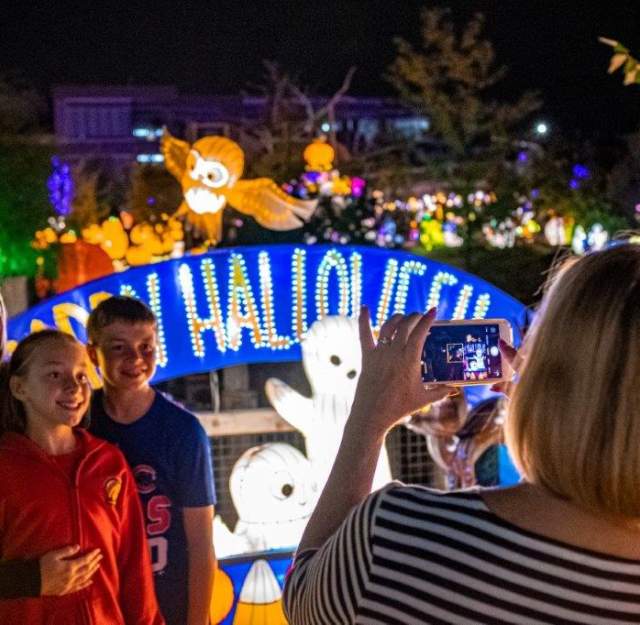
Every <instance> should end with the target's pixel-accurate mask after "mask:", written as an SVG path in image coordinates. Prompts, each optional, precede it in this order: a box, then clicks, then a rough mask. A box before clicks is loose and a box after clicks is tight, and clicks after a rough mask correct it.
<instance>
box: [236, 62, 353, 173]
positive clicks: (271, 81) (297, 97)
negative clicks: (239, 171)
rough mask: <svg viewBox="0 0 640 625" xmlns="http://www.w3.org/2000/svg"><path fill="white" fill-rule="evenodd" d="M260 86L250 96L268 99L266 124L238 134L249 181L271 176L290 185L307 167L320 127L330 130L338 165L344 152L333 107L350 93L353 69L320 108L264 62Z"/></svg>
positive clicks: (259, 123)
mask: <svg viewBox="0 0 640 625" xmlns="http://www.w3.org/2000/svg"><path fill="white" fill-rule="evenodd" d="M264 67H265V75H264V79H263V81H262V84H260V85H257V86H253V88H252V91H253V92H254V93H257V94H258V95H260V96H262V97H264V98H266V100H267V106H266V107H265V114H264V115H263V117H262V119H260V120H258V121H257V122H246V123H245V124H244V125H243V127H242V128H241V129H240V143H241V145H242V146H243V148H245V150H246V151H247V171H246V174H245V175H246V176H247V177H253V176H268V177H270V178H274V179H276V180H280V181H282V180H287V179H289V178H291V177H293V176H295V175H297V174H298V172H300V170H301V169H302V168H303V162H302V151H303V149H304V147H305V146H306V145H307V144H308V143H309V142H311V141H312V140H313V139H314V138H315V137H317V136H318V134H320V126H321V124H322V123H323V122H325V121H328V122H329V123H330V126H331V130H330V131H329V142H330V143H331V144H332V145H333V147H334V149H335V150H336V155H337V157H338V159H337V160H339V159H340V156H341V155H343V154H344V147H343V146H341V145H339V144H338V141H337V138H336V136H335V125H334V124H333V123H332V122H334V121H335V108H336V106H337V104H338V102H339V101H340V100H341V99H342V97H343V96H344V95H345V94H346V93H347V92H348V90H349V88H350V86H351V80H352V78H353V74H354V72H355V68H353V67H352V68H351V69H349V71H348V72H347V74H346V75H345V78H344V80H343V83H342V85H341V86H340V88H339V89H338V90H337V91H336V92H335V93H334V94H333V95H332V96H331V97H330V98H328V99H326V100H324V99H323V100H322V102H321V103H318V101H317V100H315V99H314V98H313V97H312V95H311V94H310V90H309V89H308V88H306V87H303V86H301V85H300V82H299V80H298V79H297V78H296V77H294V76H291V75H290V74H288V73H287V72H285V71H284V70H283V69H282V68H281V67H280V66H279V65H278V64H277V63H275V62H273V61H264Z"/></svg>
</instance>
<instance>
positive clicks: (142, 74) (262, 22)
mask: <svg viewBox="0 0 640 625" xmlns="http://www.w3.org/2000/svg"><path fill="white" fill-rule="evenodd" d="M14 4H15V5H16V8H15V10H12V11H9V12H5V13H4V14H3V17H2V20H1V21H0V22H1V23H0V42H1V44H0V46H1V49H2V54H1V55H0V71H3V70H14V69H18V70H21V72H22V74H23V75H25V76H26V77H27V78H29V79H30V80H31V81H32V82H33V83H34V84H35V85H36V86H37V87H38V88H40V89H41V90H43V91H46V90H47V89H48V88H49V87H50V86H51V85H54V84H67V83H96V84H126V83H133V84H139V83H143V84H175V85H177V86H178V87H179V88H180V89H181V90H182V91H184V92H201V93H220V94H230V93H238V92H239V91H240V90H241V89H245V88H246V86H247V84H250V83H252V82H253V83H255V82H257V81H259V80H260V76H261V73H262V67H261V59H273V60H277V61H279V62H280V64H281V65H282V66H283V67H284V68H286V69H287V70H289V71H290V72H292V73H294V74H297V75H299V77H300V80H301V82H302V83H304V84H306V85H309V86H311V87H312V88H313V89H315V90H316V91H317V92H318V93H323V92H324V93H328V92H331V91H332V90H335V89H337V87H338V86H339V85H340V83H341V81H342V78H343V76H344V74H345V73H346V71H347V69H348V68H349V66H351V65H356V66H357V67H358V71H357V74H356V77H355V79H354V82H353V88H352V91H351V93H353V94H363V95H393V90H392V89H391V87H390V86H389V85H388V84H386V83H385V82H384V80H383V78H382V75H383V73H384V71H385V69H386V67H387V65H388V64H389V62H390V61H391V60H392V59H393V57H394V53H395V51H394V46H393V44H392V39H393V37H394V36H396V35H400V36H403V37H405V38H407V39H410V40H414V41H415V40H417V38H418V34H419V19H418V16H419V12H420V8H421V7H423V6H427V5H430V6H433V5H435V4H440V5H445V6H449V7H451V8H452V10H453V16H454V18H455V19H456V20H459V21H464V20H465V18H467V17H468V16H469V15H471V14H472V13H474V12H475V11H481V12H483V13H484V14H485V16H486V18H487V24H486V31H485V33H486V35H487V36H488V38H490V39H491V40H492V41H493V43H494V45H495V48H496V52H497V60H498V61H499V62H500V63H503V64H505V65H507V66H509V68H510V71H509V74H508V76H507V78H506V79H505V80H504V82H503V83H502V86H501V88H500V95H502V96H509V95H511V94H513V95H517V94H518V93H519V92H521V91H522V90H524V89H539V90H540V91H541V92H542V96H543V99H544V101H545V108H544V109H543V112H542V113H543V115H544V116H545V117H546V118H548V119H549V120H550V121H551V122H552V124H554V125H556V126H558V127H560V128H561V129H562V130H563V131H564V132H566V133H573V134H579V135H580V136H583V137H589V136H594V137H595V136H610V135H614V134H619V133H624V132H630V131H632V130H635V129H637V127H638V126H639V125H640V124H639V122H640V86H634V87H628V88H625V87H623V86H622V75H621V74H616V75H614V76H609V75H608V74H607V73H606V70H607V66H608V60H609V57H610V48H607V47H605V46H604V45H602V44H600V43H598V41H597V37H598V36H599V35H603V36H607V37H610V38H614V39H619V40H621V41H623V42H624V43H626V44H628V46H630V47H631V48H632V50H635V51H636V52H637V54H638V55H640V3H638V2H629V1H628V0H609V1H608V2H603V1H601V0H593V1H592V2H582V1H580V2H575V1H572V2H569V1H568V0H565V1H561V2H557V1H546V0H538V1H535V0H451V1H449V2H431V3H429V2H424V1H423V2H419V1H416V0H396V1H393V0H386V1H384V0H368V1H365V0H361V1H356V0H340V1H332V0H317V1H316V2H314V3H311V2H307V1H306V0H289V1H287V0H281V1H275V0H273V1H272V0H254V1H252V2H242V1H241V0H236V1H226V0H225V1H220V0H210V1H209V2H184V3H179V2H176V3H175V4H169V3H163V2H161V1H160V0H158V1H157V2H144V3H142V2H127V3H120V2H118V3H110V2H99V3H93V4H94V5H97V4H99V5H100V6H88V3H82V2H76V3H72V2H68V1H65V0H57V1H56V2H55V3H54V2H46V3H45V2H30V3H27V2H24V3H18V2H15V3H14ZM124 4H126V5H127V6H126V7H123V6H122V5H124Z"/></svg>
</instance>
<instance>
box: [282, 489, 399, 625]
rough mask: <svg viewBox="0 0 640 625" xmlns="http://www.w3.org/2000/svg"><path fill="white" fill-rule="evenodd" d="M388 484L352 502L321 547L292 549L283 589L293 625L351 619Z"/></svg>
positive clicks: (363, 587)
mask: <svg viewBox="0 0 640 625" xmlns="http://www.w3.org/2000/svg"><path fill="white" fill-rule="evenodd" d="M390 487H395V485H393V484H391V485H389V486H387V487H385V488H383V489H382V490H379V491H377V492H375V493H373V494H372V495H369V497H367V499H365V500H364V502H363V503H361V504H360V505H358V506H356V507H355V508H354V509H353V510H352V511H351V512H350V513H349V516H347V518H346V519H345V520H344V521H343V523H342V525H341V526H340V527H339V528H338V530H337V531H336V533H335V534H334V535H333V536H332V537H331V538H330V539H329V540H328V541H327V542H326V543H325V544H324V545H323V546H322V548H320V549H318V550H307V551H303V552H301V553H299V554H296V558H295V560H294V562H293V567H292V569H291V571H290V573H289V576H288V577H287V580H286V582H285V587H284V594H283V605H284V610H285V614H286V616H287V618H288V619H289V623H290V624H291V625H326V623H332V624H335V625H342V624H345V625H350V624H352V623H354V622H355V618H356V615H357V614H358V613H359V612H358V610H359V606H360V603H361V601H362V597H363V596H364V593H365V590H366V587H367V584H368V582H369V577H370V574H371V562H372V549H371V535H372V527H373V519H374V516H375V513H376V510H377V508H378V505H379V500H380V499H381V497H382V496H383V495H384V493H385V492H386V491H387V490H388V488H390Z"/></svg>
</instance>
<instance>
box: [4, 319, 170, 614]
mask: <svg viewBox="0 0 640 625" xmlns="http://www.w3.org/2000/svg"><path fill="white" fill-rule="evenodd" d="M90 395H91V393H90V388H89V384H88V380H87V362H86V352H85V349H84V347H83V346H82V345H81V344H80V343H78V342H77V341H76V340H75V339H74V338H73V337H71V336H69V335H67V334H63V333H61V332H58V331H56V330H44V331H41V332H36V333H34V334H31V335H30V336H28V337H27V338H25V339H24V340H23V341H21V342H20V343H19V344H18V346H17V348H16V350H15V352H14V353H13V355H12V357H11V360H10V361H9V363H8V364H7V365H5V366H4V370H3V372H2V375H1V376H0V400H1V401H2V405H1V406H0V558H1V559H2V560H25V561H26V560H34V559H38V558H40V557H41V556H42V555H43V554H46V553H47V552H51V551H52V550H56V549H59V548H61V547H65V546H67V545H74V544H75V545H79V547H80V553H81V554H87V553H91V552H94V555H93V558H92V560H91V561H92V562H95V560H97V559H99V557H100V556H99V555H97V553H96V552H97V550H99V554H100V555H101V556H102V561H101V562H100V563H99V564H100V566H99V569H98V570H97V571H96V572H95V574H94V575H93V577H90V579H89V578H88V579H86V581H85V582H84V583H82V584H80V586H81V588H80V590H78V591H77V592H73V593H70V594H65V595H62V596H42V597H37V598H20V599H1V600H0V623H3V624H6V625H14V624H15V625H23V624H24V623H29V624H30V625H39V624H42V625H45V624H46V625H63V624H64V625H75V624H76V623H78V624H80V623H82V624H83V625H87V624H89V623H90V624H92V625H100V624H102V623H110V624H111V623H113V624H117V625H125V624H126V625H162V623H163V622H164V621H163V619H162V617H161V616H160V613H159V610H158V606H157V602H156V598H155V594H154V590H153V581H152V578H151V566H150V563H149V552H148V548H147V544H146V540H145V534H144V527H143V520H142V513H141V510H140V504H139V501H138V496H137V493H136V488H135V481H134V478H133V475H132V474H131V472H130V470H129V468H128V467H127V464H126V461H125V460H124V457H123V456H122V454H121V453H120V452H119V451H118V450H117V449H116V448H114V447H113V446H111V445H109V444H108V443H106V442H103V441H100V440H98V439H96V438H94V437H92V436H91V435H89V434H88V433H87V432H86V431H85V430H84V429H83V428H82V427H78V426H80V425H83V421H84V420H85V419H86V414H87V410H88V407H89V400H90Z"/></svg>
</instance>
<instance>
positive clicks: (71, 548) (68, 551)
mask: <svg viewBox="0 0 640 625" xmlns="http://www.w3.org/2000/svg"><path fill="white" fill-rule="evenodd" d="M78 551H80V545H68V546H67V547H62V549H56V550H55V551H51V552H50V554H49V555H50V556H51V557H52V558H53V559H54V560H64V559H66V558H70V557H71V556H73V555H75V554H76V553H78Z"/></svg>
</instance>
